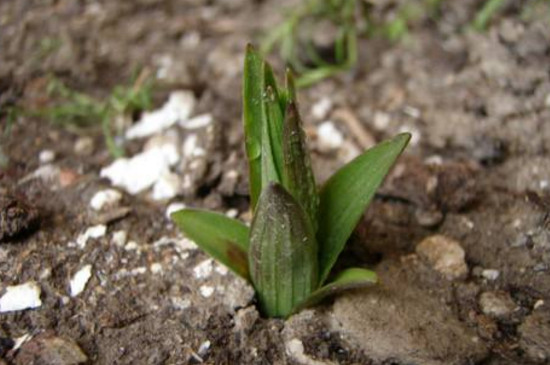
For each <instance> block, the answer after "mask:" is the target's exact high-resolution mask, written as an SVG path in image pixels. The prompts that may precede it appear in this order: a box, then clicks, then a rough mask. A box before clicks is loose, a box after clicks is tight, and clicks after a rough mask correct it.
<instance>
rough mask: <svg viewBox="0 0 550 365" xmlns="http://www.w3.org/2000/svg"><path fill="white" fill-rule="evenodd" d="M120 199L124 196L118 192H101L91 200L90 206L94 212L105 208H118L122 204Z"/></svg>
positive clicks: (111, 190)
mask: <svg viewBox="0 0 550 365" xmlns="http://www.w3.org/2000/svg"><path fill="white" fill-rule="evenodd" d="M120 199H122V194H121V193H120V191H118V190H115V189H105V190H100V191H98V192H97V193H95V194H94V196H93V197H92V199H91V200H90V206H91V207H92V209H94V210H102V209H103V208H105V207H113V206H116V205H117V204H118V203H119V202H120Z"/></svg>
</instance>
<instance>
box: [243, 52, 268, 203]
mask: <svg viewBox="0 0 550 365" xmlns="http://www.w3.org/2000/svg"><path fill="white" fill-rule="evenodd" d="M264 91H265V86H264V62H263V60H262V58H261V56H260V55H259V54H258V53H257V52H256V50H255V49H254V47H252V46H251V45H248V46H247V48H246V56H245V61H244V74H243V122H244V133H245V145H246V154H247V156H248V169H249V179H250V200H251V205H252V209H254V208H255V207H256V202H257V201H258V197H259V196H260V193H261V191H262V166H261V164H262V159H261V155H262V129H263V126H264V125H265V124H266V121H265V119H266V117H265V110H264V102H263V93H264Z"/></svg>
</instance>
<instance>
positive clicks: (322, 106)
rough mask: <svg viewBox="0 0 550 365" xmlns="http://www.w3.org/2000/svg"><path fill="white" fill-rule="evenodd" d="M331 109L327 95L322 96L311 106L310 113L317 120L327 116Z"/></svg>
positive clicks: (330, 102) (330, 101)
mask: <svg viewBox="0 0 550 365" xmlns="http://www.w3.org/2000/svg"><path fill="white" fill-rule="evenodd" d="M331 109H332V100H330V99H329V98H327V97H324V98H322V99H321V100H319V101H318V102H316V103H315V104H313V106H312V107H311V115H312V116H313V117H314V118H317V119H319V120H321V119H324V118H326V117H327V116H328V113H329V112H330V110H331Z"/></svg>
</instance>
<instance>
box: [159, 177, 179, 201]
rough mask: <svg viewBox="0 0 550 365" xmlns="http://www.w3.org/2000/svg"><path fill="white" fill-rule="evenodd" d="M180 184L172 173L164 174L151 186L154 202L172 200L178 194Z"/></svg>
mask: <svg viewBox="0 0 550 365" xmlns="http://www.w3.org/2000/svg"><path fill="white" fill-rule="evenodd" d="M181 186H182V183H181V180H180V177H179V176H178V175H176V174H174V173H173V172H169V171H167V172H164V173H163V174H162V175H161V176H160V177H159V179H158V180H157V181H156V182H155V185H153V194H152V198H153V199H154V200H168V199H172V198H173V197H175V196H176V195H178V193H179V192H180V189H181Z"/></svg>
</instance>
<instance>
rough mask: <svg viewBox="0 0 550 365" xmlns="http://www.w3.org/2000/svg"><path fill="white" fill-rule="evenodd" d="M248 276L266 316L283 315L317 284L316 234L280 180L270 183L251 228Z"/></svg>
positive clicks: (259, 203) (262, 196)
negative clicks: (277, 182) (279, 182)
mask: <svg viewBox="0 0 550 365" xmlns="http://www.w3.org/2000/svg"><path fill="white" fill-rule="evenodd" d="M248 258H249V266H250V278H251V280H252V283H253V284H254V287H255V289H256V293H257V295H258V300H259V303H260V307H261V309H262V311H263V312H264V314H265V315H267V316H269V317H286V316H287V315H289V314H290V312H291V311H292V308H294V307H295V306H296V304H298V303H300V302H302V301H303V300H305V299H306V298H307V297H308V296H309V295H310V294H311V292H312V291H313V290H314V289H315V288H316V287H317V282H318V281H317V279H318V276H317V274H318V263H317V243H316V241H315V234H314V232H313V230H312V228H311V225H310V224H309V220H308V218H307V216H306V214H305V213H304V212H303V210H302V209H301V207H300V205H299V204H298V203H297V202H296V201H295V200H294V198H293V197H292V196H291V195H290V194H289V193H288V192H287V191H286V190H285V189H284V188H283V187H282V186H281V185H279V184H273V183H272V184H269V185H268V186H267V187H266V188H265V189H264V191H263V192H262V195H261V196H260V199H259V202H258V209H257V210H256V214H255V216H254V220H253V222H252V228H251V230H250V252H249V255H248Z"/></svg>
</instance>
